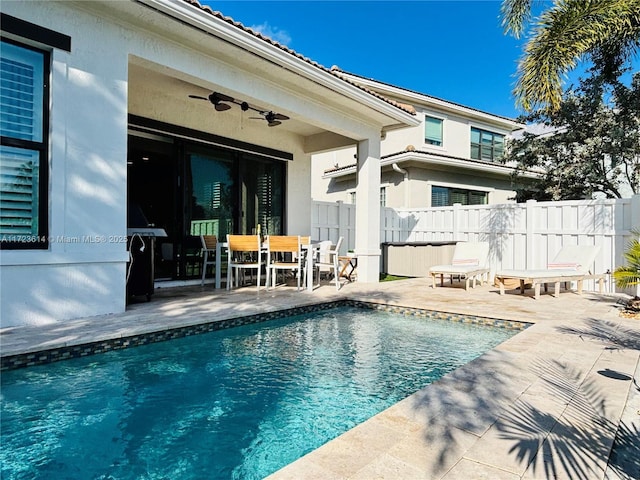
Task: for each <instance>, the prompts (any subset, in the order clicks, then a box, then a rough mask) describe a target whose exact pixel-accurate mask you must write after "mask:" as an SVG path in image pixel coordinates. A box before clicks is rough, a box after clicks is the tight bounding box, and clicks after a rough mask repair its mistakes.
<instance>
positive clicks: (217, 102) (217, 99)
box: [189, 92, 289, 127]
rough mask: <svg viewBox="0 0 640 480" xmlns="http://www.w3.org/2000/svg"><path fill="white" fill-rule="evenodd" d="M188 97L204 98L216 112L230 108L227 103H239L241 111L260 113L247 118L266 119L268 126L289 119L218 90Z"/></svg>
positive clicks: (273, 125)
mask: <svg viewBox="0 0 640 480" xmlns="http://www.w3.org/2000/svg"><path fill="white" fill-rule="evenodd" d="M189 98H195V99H197V100H205V101H207V102H211V104H212V105H213V106H214V107H215V109H216V111H217V112H224V111H226V110H229V109H230V108H231V105H229V103H235V104H236V105H240V109H241V110H242V111H243V112H246V111H247V110H253V111H254V112H258V113H259V114H260V115H261V116H260V117H249V118H252V119H258V120H266V121H267V125H269V126H270V127H275V126H277V125H280V124H281V123H282V120H289V117H287V116H286V115H283V114H282V113H276V112H274V111H272V110H261V109H259V108H256V107H252V106H251V105H249V104H248V103H247V102H241V101H239V100H236V99H235V98H233V97H230V96H229V95H225V94H224V93H220V92H211V93H210V94H209V96H207V97H202V96H200V95H189Z"/></svg>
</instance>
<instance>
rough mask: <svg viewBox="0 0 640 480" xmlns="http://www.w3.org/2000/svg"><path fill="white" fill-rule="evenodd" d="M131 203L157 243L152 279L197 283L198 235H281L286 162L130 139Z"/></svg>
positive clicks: (155, 138)
mask: <svg viewBox="0 0 640 480" xmlns="http://www.w3.org/2000/svg"><path fill="white" fill-rule="evenodd" d="M128 156H129V169H128V174H129V178H128V191H129V202H130V203H132V204H136V205H137V206H139V207H140V209H141V211H142V212H143V214H144V215H146V217H147V220H148V223H150V224H153V225H154V226H156V227H159V228H164V229H165V231H166V232H167V235H168V236H167V237H166V238H158V239H157V246H156V261H155V272H156V275H155V279H156V280H160V279H166V280H169V279H188V278H198V277H199V276H200V275H201V274H202V271H201V268H202V259H201V255H200V252H201V243H200V235H216V236H217V237H218V238H219V239H220V241H225V240H226V236H227V234H228V233H242V234H251V233H255V232H256V231H257V228H258V225H260V230H261V233H262V234H264V235H266V234H282V233H283V230H284V188H285V187H284V186H285V173H286V162H285V161H281V160H273V159H270V158H267V157H261V156H259V155H254V154H250V153H246V152H241V151H235V150H231V149H226V148H223V147H216V146H209V145H205V144H199V143H195V142H191V141H187V140H183V139H180V138H174V137H171V136H169V135H166V136H164V135H157V134H153V135H149V134H138V133H136V134H135V135H133V134H132V135H130V136H129V155H128Z"/></svg>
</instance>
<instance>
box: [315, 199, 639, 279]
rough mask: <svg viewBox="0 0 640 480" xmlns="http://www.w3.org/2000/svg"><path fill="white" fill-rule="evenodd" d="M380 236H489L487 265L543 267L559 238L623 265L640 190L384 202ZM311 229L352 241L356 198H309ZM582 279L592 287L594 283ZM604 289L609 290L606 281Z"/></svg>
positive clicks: (598, 266)
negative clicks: (444, 202) (615, 195)
mask: <svg viewBox="0 0 640 480" xmlns="http://www.w3.org/2000/svg"><path fill="white" fill-rule="evenodd" d="M380 225H381V232H380V241H381V243H386V242H430V241H446V240H450V241H488V242H489V245H490V264H491V270H492V272H495V271H497V270H502V269H512V268H516V269H527V268H528V269H531V268H546V265H547V263H548V262H550V261H551V260H552V259H553V257H554V256H555V255H556V253H557V252H558V251H559V250H560V248H561V247H563V246H564V245H598V246H600V252H599V254H598V257H597V258H596V260H595V263H594V265H592V268H591V270H592V272H593V273H606V272H607V271H609V272H611V271H613V270H615V268H616V267H618V266H620V265H624V257H623V254H624V251H625V249H626V246H627V244H628V242H629V241H630V240H631V238H632V233H631V230H632V229H638V228H640V195H635V196H634V197H632V198H625V199H607V200H576V201H562V202H536V201H535V200H532V201H528V202H526V203H509V204H500V205H473V206H471V205H469V206H467V205H464V206H463V205H459V204H457V205H454V206H452V207H434V208H415V209H408V208H383V209H382V211H381V222H380ZM311 236H312V238H316V239H329V240H333V241H336V240H337V239H338V237H340V236H342V237H344V244H343V245H344V247H343V248H344V249H345V250H346V249H353V248H354V246H355V205H351V204H345V203H342V202H336V203H333V202H315V201H314V202H313V206H312V219H311ZM590 283H591V284H590V285H585V288H587V289H593V288H594V285H593V282H590ZM607 289H608V290H609V291H614V290H613V285H612V284H611V282H610V281H608V283H607Z"/></svg>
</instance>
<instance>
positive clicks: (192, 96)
mask: <svg viewBox="0 0 640 480" xmlns="http://www.w3.org/2000/svg"><path fill="white" fill-rule="evenodd" d="M189 98H196V99H198V100H206V101H207V102H208V101H209V99H208V98H207V97H201V96H200V95H189Z"/></svg>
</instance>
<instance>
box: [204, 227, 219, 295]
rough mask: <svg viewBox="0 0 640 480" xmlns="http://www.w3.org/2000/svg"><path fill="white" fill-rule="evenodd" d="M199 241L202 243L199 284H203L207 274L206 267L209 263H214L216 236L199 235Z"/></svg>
mask: <svg viewBox="0 0 640 480" xmlns="http://www.w3.org/2000/svg"><path fill="white" fill-rule="evenodd" d="M200 242H201V243H202V281H201V282H200V285H204V277H205V276H206V274H207V267H208V266H209V265H215V264H216V262H217V260H218V259H217V258H216V246H217V245H218V237H216V236H215V235H200Z"/></svg>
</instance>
